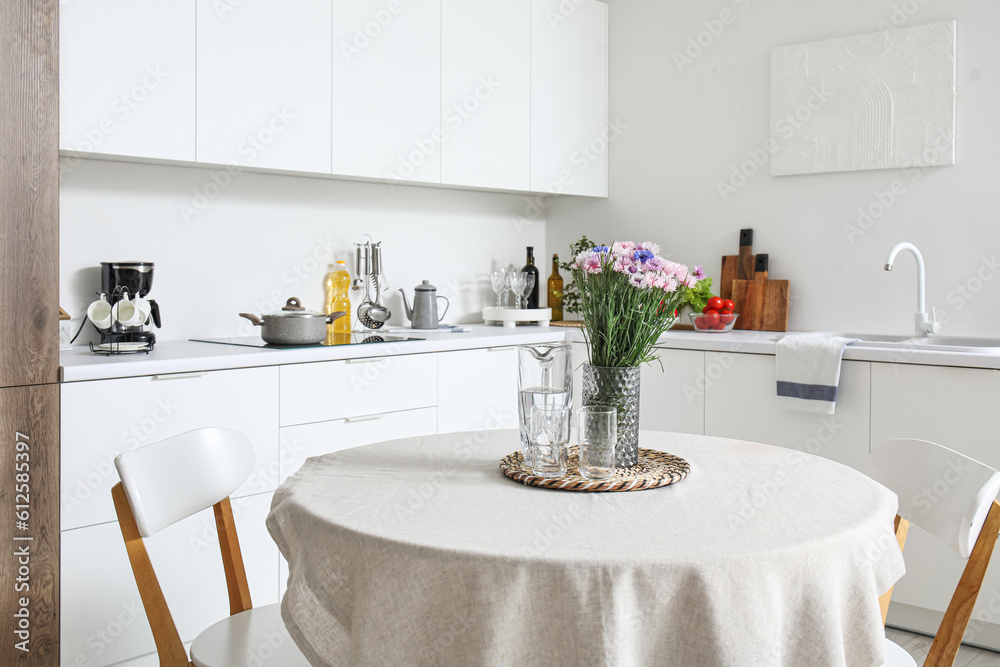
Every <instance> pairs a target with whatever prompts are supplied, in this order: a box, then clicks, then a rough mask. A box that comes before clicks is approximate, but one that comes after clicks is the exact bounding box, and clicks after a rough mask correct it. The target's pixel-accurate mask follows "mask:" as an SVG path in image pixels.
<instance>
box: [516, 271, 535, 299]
mask: <svg viewBox="0 0 1000 667" xmlns="http://www.w3.org/2000/svg"><path fill="white" fill-rule="evenodd" d="M521 277H522V278H524V289H523V290H521V294H520V295H519V296H520V299H521V302H522V303H523V305H519V307H520V308H527V307H528V295H529V294H531V290H532V289H534V287H535V274H533V273H528V272H527V271H521Z"/></svg>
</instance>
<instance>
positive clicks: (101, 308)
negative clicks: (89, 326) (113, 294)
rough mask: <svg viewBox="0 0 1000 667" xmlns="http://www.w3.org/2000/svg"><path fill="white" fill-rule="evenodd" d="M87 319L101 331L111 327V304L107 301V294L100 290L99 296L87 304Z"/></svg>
mask: <svg viewBox="0 0 1000 667" xmlns="http://www.w3.org/2000/svg"><path fill="white" fill-rule="evenodd" d="M87 319H88V320H90V321H91V322H93V323H94V326H95V327H97V328H98V329H101V330H102V331H103V330H105V329H110V328H111V322H112V321H113V318H112V316H111V304H110V303H108V299H107V294H105V293H104V292H101V298H100V299H98V300H97V301H94V302H93V303H91V304H90V305H89V306H87Z"/></svg>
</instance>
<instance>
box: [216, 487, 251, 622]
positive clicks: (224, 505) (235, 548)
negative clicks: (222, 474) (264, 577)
mask: <svg viewBox="0 0 1000 667" xmlns="http://www.w3.org/2000/svg"><path fill="white" fill-rule="evenodd" d="M212 509H214V510H215V527H216V529H217V530H218V531H219V547H220V548H221V549H222V566H223V568H224V569H225V571H226V588H227V589H228V590H229V614H230V616H232V615H233V614H238V613H240V612H242V611H246V610H248V609H252V608H253V602H251V601H250V585H249V584H248V583H247V572H246V569H245V568H244V567H243V552H242V551H240V538H239V537H238V536H237V534H236V521H235V520H234V519H233V505H232V503H230V502H229V498H223V499H222V500H220V501H219V502H217V503H216V504H215V505H213V506H212Z"/></svg>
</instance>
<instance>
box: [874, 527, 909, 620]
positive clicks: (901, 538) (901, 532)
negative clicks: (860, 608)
mask: <svg viewBox="0 0 1000 667" xmlns="http://www.w3.org/2000/svg"><path fill="white" fill-rule="evenodd" d="M894 527H895V529H896V541H897V542H898V543H899V550H900V551H903V549H904V548H905V547H906V535H907V533H909V532H910V522H909V521H907V520H906V519H904V518H903V517H901V516H899V515H898V514H897V515H896V522H895V526H894ZM892 588H895V586H893V587H892ZM892 588H890V589H889V590H887V591H886V592H885V593H883V594H882V597H880V598H879V599H878V604H879V607H881V608H882V627H883V628H884V627H885V619H886V617H887V616H888V615H889V601H890V600H891V599H892Z"/></svg>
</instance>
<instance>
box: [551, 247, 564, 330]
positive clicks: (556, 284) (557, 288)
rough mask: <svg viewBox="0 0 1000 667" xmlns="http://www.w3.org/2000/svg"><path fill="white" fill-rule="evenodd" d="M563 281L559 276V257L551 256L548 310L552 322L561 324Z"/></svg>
mask: <svg viewBox="0 0 1000 667" xmlns="http://www.w3.org/2000/svg"><path fill="white" fill-rule="evenodd" d="M562 300H563V279H562V276H560V275H559V255H552V275H551V276H549V304H548V305H549V308H551V309H552V321H553V322H562V318H563V309H562Z"/></svg>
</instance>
